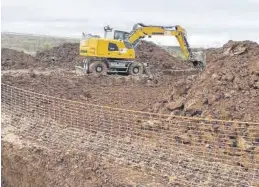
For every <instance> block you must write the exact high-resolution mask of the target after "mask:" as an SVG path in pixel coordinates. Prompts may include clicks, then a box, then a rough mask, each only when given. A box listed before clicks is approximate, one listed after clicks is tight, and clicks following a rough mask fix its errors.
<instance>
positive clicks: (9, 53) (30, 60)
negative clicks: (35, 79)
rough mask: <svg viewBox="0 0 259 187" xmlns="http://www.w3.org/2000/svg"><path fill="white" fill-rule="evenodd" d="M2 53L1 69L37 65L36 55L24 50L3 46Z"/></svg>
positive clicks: (24, 67)
mask: <svg viewBox="0 0 259 187" xmlns="http://www.w3.org/2000/svg"><path fill="white" fill-rule="evenodd" d="M1 54H2V58H1V70H8V69H26V68H29V67H32V68H34V67H36V66H37V63H36V59H35V57H33V56H31V55H29V54H26V53H24V52H22V51H16V50H13V49H7V48H2V49H1Z"/></svg>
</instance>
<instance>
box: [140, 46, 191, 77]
mask: <svg viewBox="0 0 259 187" xmlns="http://www.w3.org/2000/svg"><path fill="white" fill-rule="evenodd" d="M136 60H137V61H138V62H144V63H149V64H150V69H151V70H152V71H153V72H159V71H161V70H164V69H186V68H188V67H189V65H188V64H187V63H186V62H184V61H182V60H180V59H178V58H175V57H173V56H172V55H170V54H169V53H168V52H167V51H166V50H164V49H163V48H161V47H159V46H158V45H156V44H153V43H151V42H147V41H141V43H140V44H139V45H138V46H137V48H136Z"/></svg>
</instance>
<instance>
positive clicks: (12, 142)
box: [2, 41, 259, 186]
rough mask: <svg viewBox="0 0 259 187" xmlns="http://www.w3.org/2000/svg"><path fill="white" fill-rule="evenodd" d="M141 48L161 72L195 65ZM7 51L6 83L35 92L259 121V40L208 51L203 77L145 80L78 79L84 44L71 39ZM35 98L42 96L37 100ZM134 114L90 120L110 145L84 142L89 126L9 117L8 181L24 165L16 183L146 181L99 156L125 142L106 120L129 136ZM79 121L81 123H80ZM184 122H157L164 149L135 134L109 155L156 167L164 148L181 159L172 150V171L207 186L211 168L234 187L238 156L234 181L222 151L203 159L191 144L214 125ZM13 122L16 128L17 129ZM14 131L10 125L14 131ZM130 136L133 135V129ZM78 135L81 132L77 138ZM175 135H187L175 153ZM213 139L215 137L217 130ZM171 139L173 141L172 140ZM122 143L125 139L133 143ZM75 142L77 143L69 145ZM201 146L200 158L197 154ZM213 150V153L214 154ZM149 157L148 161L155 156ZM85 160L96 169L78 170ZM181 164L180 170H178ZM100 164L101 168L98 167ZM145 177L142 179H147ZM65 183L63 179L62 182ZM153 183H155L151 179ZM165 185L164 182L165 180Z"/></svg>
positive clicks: (6, 141)
mask: <svg viewBox="0 0 259 187" xmlns="http://www.w3.org/2000/svg"><path fill="white" fill-rule="evenodd" d="M138 48H139V52H137V60H138V61H141V62H149V63H150V64H151V70H152V71H153V72H154V73H157V72H161V71H163V70H166V69H168V68H169V69H181V68H188V66H187V65H186V64H184V63H183V62H182V61H180V60H178V59H175V58H174V57H172V56H170V55H169V54H168V53H167V52H165V51H164V50H163V49H160V48H159V47H157V46H155V45H153V44H151V43H146V42H144V43H142V44H140V45H139V47H138ZM76 50H77V51H76ZM2 51H3V52H2V70H8V71H5V72H4V73H3V74H2V82H3V83H5V84H8V85H13V86H15V87H19V88H22V89H26V90H31V91H33V92H38V93H42V94H45V95H50V96H54V97H59V98H65V99H69V100H76V101H81V102H84V103H94V104H97V105H106V106H107V105H108V106H112V107H120V108H125V109H133V110H143V111H152V112H157V113H169V114H171V113H172V114H177V115H188V116H206V117H207V116H210V117H212V118H221V119H222V118H223V119H239V120H247V121H258V120H259V117H258V108H259V99H258V98H259V60H258V59H259V46H258V44H256V43H253V42H250V41H244V42H233V41H230V42H228V43H227V44H226V45H224V46H223V47H222V48H219V49H209V50H208V51H207V65H208V66H207V69H206V70H205V71H204V72H202V73H201V74H200V75H197V74H194V75H191V73H190V72H189V73H186V72H182V73H180V74H178V75H177V76H172V75H161V76H160V77H159V79H154V80H149V79H148V78H145V77H132V76H117V75H109V76H92V75H85V76H77V75H76V74H75V73H73V71H71V69H73V67H74V65H75V62H76V58H78V57H77V53H78V44H64V45H63V46H59V47H56V48H53V49H51V50H48V51H45V52H42V53H38V54H37V55H36V58H34V57H31V56H29V55H26V54H24V53H17V52H15V51H13V50H9V49H8V50H7V49H2ZM66 56H68V58H66ZM14 57H15V58H14ZM53 57H54V58H53ZM16 59H21V61H19V62H18V63H16ZM28 59H30V60H28ZM10 62H11V63H10ZM35 62H38V63H37V65H35ZM26 68H37V70H36V69H34V70H29V71H28V70H23V69H26ZM38 68H42V70H39V69H38ZM17 69H19V70H17ZM53 69H54V70H53ZM56 69H58V70H56ZM13 70H14V71H13ZM68 70H70V71H68ZM18 96H19V97H22V96H23V95H22V93H21V95H19V93H18ZM18 100H19V99H18ZM21 102H22V101H21ZM32 102H37V101H34V100H33V101H32ZM154 103H155V104H154ZM37 107H38V106H37ZM37 107H36V108H37ZM17 110H18V109H17ZM98 111H99V110H98ZM21 115H22V114H21ZM87 115H89V116H88V117H89V118H91V115H92V114H91V112H90V111H89V113H87ZM127 115H128V112H125V114H122V113H120V112H118V113H116V114H115V115H114V116H113V113H111V111H107V116H108V117H107V116H106V117H107V119H105V120H110V122H109V123H105V124H103V123H102V122H100V121H98V120H99V118H101V117H100V116H98V117H97V118H96V119H94V120H97V121H94V120H93V121H91V120H89V121H87V122H86V124H88V123H89V124H90V125H91V127H95V126H96V128H97V129H98V130H99V131H100V132H101V133H102V131H103V132H104V133H106V135H105V136H106V138H107V137H108V139H109V138H110V139H109V140H112V141H110V142H109V141H108V142H105V141H106V139H105V140H101V139H100V137H99V136H98V135H96V137H94V139H91V138H90V139H89V140H88V139H87V141H85V143H82V142H80V141H83V140H85V139H84V138H85V136H86V134H87V132H86V131H83V130H82V129H78V128H74V127H73V128H72V129H69V128H68V129H67V128H65V127H64V126H59V125H60V124H54V125H53V124H48V125H45V123H44V122H40V121H38V122H37V123H35V124H31V123H30V124H26V123H24V122H26V120H27V121H29V120H28V119H25V120H24V121H20V120H21V119H22V118H21V119H20V118H18V119H9V121H8V120H6V121H4V123H3V124H4V126H5V131H4V132H5V134H3V135H4V136H3V137H4V140H3V141H4V147H3V150H4V151H3V153H4V154H3V158H4V161H5V162H4V171H5V179H7V180H8V181H12V180H11V178H12V173H13V170H18V171H19V172H18V174H17V175H16V176H20V178H19V177H18V178H17V181H14V183H13V184H16V183H17V182H19V181H18V180H20V181H22V182H25V184H24V185H28V184H29V183H30V184H35V185H36V184H39V181H46V184H50V185H52V186H53V185H54V186H55V185H56V186H64V185H72V186H81V185H82V184H80V181H85V180H88V179H85V178H87V177H89V176H90V179H89V186H91V185H93V186H105V185H106V184H107V186H117V185H118V184H119V186H127V185H128V186H129V184H131V185H135V186H136V185H138V184H139V183H132V182H131V183H130V182H128V181H127V180H130V181H134V180H135V181H136V180H137V179H134V178H133V179H132V178H131V177H132V173H134V172H136V171H134V172H133V171H132V170H128V168H127V167H126V168H123V167H119V166H117V164H114V163H113V162H112V161H107V160H106V162H105V163H104V161H103V159H104V158H106V157H103V158H98V157H96V155H98V154H99V153H100V152H101V153H100V154H99V155H102V154H103V153H105V152H104V151H103V150H106V149H107V147H106V144H105V143H110V145H112V146H113V144H114V142H118V137H117V136H115V137H111V136H110V134H109V132H108V133H107V132H105V128H107V127H106V125H108V124H110V125H115V126H112V127H113V128H114V129H115V131H114V133H115V135H116V132H117V131H116V130H118V129H119V130H121V133H123V132H125V131H126V130H127V129H123V127H124V126H121V124H120V123H121V120H122V119H124V118H126V117H127ZM118 116H120V117H118ZM132 116H135V114H133V115H132ZM62 119H63V118H62ZM141 119H144V120H146V118H145V116H143V117H142V118H141ZM63 120H64V121H63V122H64V123H65V121H66V120H68V121H69V120H72V119H63ZM101 120H102V119H101ZM131 120H134V119H131ZM172 121H173V120H172ZM172 121H171V122H172ZM116 122H117V123H118V124H117V123H116ZM123 122H125V124H127V123H129V124H128V126H130V125H131V124H137V123H139V121H138V120H137V119H135V121H134V123H131V122H132V121H130V120H129V119H124V121H123ZM76 123H78V122H77V121H76ZM166 123H167V122H165V121H164V122H163V124H166ZM21 124H23V125H21ZM71 124H72V121H71ZM179 124H180V126H181V127H182V128H179V129H178V126H177V125H179ZM179 124H178V123H176V122H175V123H170V125H171V127H170V128H171V132H170V133H168V131H166V130H164V129H163V130H162V131H161V132H160V131H158V132H159V133H157V134H156V133H155V132H156V130H154V128H153V127H151V132H152V137H153V136H154V135H155V134H156V135H157V138H158V139H160V140H161V141H160V142H159V141H157V142H156V145H158V144H159V146H161V147H155V148H154V149H153V148H152V149H149V150H147V151H146V150H142V149H143V146H142V145H146V144H144V143H143V142H142V144H140V143H139V142H138V141H139V140H136V139H134V138H131V139H130V140H131V143H129V147H127V146H125V147H120V146H123V145H124V144H118V145H117V144H116V145H117V146H119V147H118V148H117V149H115V150H113V149H111V150H109V153H111V152H112V151H114V152H112V154H115V155H116V156H119V157H121V158H122V159H124V161H125V160H127V159H129V160H130V159H133V161H134V162H135V161H136V160H138V162H139V163H143V162H145V161H146V162H145V164H147V165H148V163H150V162H152V161H154V160H155V159H157V157H156V156H157V152H156V151H157V150H159V151H160V150H161V151H162V152H159V153H161V154H162V155H163V153H165V154H173V157H172V155H167V157H164V156H165V155H164V156H162V157H161V158H159V159H162V160H163V159H169V160H170V159H171V160H170V161H172V164H170V167H171V166H172V168H174V169H175V171H176V172H178V174H179V173H181V175H180V176H184V177H186V178H184V181H188V179H190V178H192V179H193V178H195V177H196V178H197V179H196V180H199V179H200V181H198V182H199V183H200V184H201V185H203V182H204V183H205V182H206V181H203V179H206V178H209V176H207V175H206V174H209V175H210V174H211V173H208V171H210V172H212V173H213V175H212V176H214V177H212V179H210V180H211V183H210V184H213V185H215V186H216V184H217V181H216V180H215V179H217V180H218V177H217V176H219V178H220V180H221V182H222V181H225V182H226V183H225V182H224V183H223V182H222V183H221V184H225V185H226V186H227V185H230V183H231V182H233V181H230V179H233V180H239V179H237V178H235V177H236V176H237V175H238V173H235V171H237V170H239V169H240V168H239V166H237V165H235V164H236V163H234V162H235V159H232V157H231V156H230V155H227V156H226V155H224V154H223V155H224V156H223V157H224V158H226V157H227V159H224V161H225V162H227V164H228V166H229V165H231V166H233V167H231V168H230V169H229V170H230V172H228V173H227V174H228V175H229V176H228V177H229V178H227V179H228V180H229V181H227V180H225V178H224V176H223V174H222V173H224V172H227V170H225V168H223V166H221V164H222V163H220V162H217V164H216V165H214V166H213V167H215V168H218V169H219V171H216V170H215V171H214V170H213V167H211V166H210V163H212V162H211V161H213V163H214V161H215V155H213V153H212V154H211V155H210V154H208V157H206V158H204V157H203V158H202V159H198V158H199V157H200V156H201V155H198V152H199V151H197V150H192V149H193V147H194V145H192V146H191V144H193V143H195V141H196V143H197V141H198V139H199V137H205V135H206V133H207V132H210V130H211V128H209V130H208V129H202V128H200V129H199V126H195V124H193V123H192V122H191V123H187V122H186V123H185V122H184V121H182V122H180V123H179ZM102 125H103V126H102ZM116 125H119V126H118V127H122V129H121V128H117V126H116ZM152 125H154V123H151V126H152ZM160 125H161V124H160ZM196 125H201V127H202V125H204V124H203V123H200V124H196ZM13 126H14V127H15V128H14V129H11V128H12V127H13ZM146 126H150V124H149V123H147V125H146ZM190 126H191V127H190ZM36 127H40V128H36ZM100 127H101V128H100ZM136 127H139V126H136ZM206 127H207V126H206ZM8 128H10V129H9V130H8ZM26 128H27V129H26ZM148 128H149V127H144V130H143V129H142V130H140V129H135V130H136V132H134V133H136V134H138V135H143V137H145V138H144V139H145V140H146V139H147V137H146V136H148V135H149V133H147V129H148ZM244 129H245V130H244V131H242V132H240V133H241V134H240V135H242V137H244V134H246V133H247V132H248V131H249V130H248V127H244ZM123 130H125V131H123ZM47 131H48V132H47ZM79 131H81V132H79ZM256 131H257V129H256ZM32 132H33V133H32ZM42 132H47V134H49V135H51V134H52V133H53V137H52V138H53V139H51V138H48V137H47V138H46V137H45V135H43V134H41V133H42ZM26 133H27V134H26ZM62 133H65V134H66V136H63V134H62ZM73 133H74V134H73ZM80 133H81V134H80ZM130 133H132V132H131V131H130ZM141 133H142V134H141ZM222 133H224V135H225V136H226V137H227V139H228V140H229V138H230V134H231V132H228V131H222ZM242 133H243V134H242ZM10 134H11V135H10ZM72 134H73V135H74V136H72ZM78 134H80V136H81V137H82V139H80V138H78V136H77V135H78ZM97 134H98V133H97ZM201 134H202V135H201ZM219 134H220V133H215V134H213V135H212V136H213V138H212V139H213V140H215V139H217V138H218V139H220V140H221V139H222V140H223V139H224V140H225V137H223V138H222V137H221V136H219ZM12 135H13V136H14V137H15V138H14V137H13V136H12ZM16 136H18V137H16ZM171 136H173V137H174V138H175V137H177V138H178V139H180V140H181V144H177V147H173V148H174V149H175V150H174V151H172V152H170V153H169V152H168V151H170V150H169V149H168V147H166V148H165V147H163V146H165V145H168V144H166V143H168V142H163V141H167V139H166V137H170V138H171ZM184 136H186V137H184ZM206 136H207V135H206ZM208 136H209V138H210V135H208ZM254 136H257V135H253V137H254ZM38 137H40V138H38ZM57 137H58V138H57ZM89 137H90V135H89ZM190 137H193V138H194V139H190ZM17 138H18V139H19V141H17ZM113 138H114V139H113ZM170 138H169V140H170V141H171V139H170ZM209 138H207V139H206V138H205V139H204V140H205V141H208V139H209ZM61 139H62V140H61ZM255 139H256V137H255ZM99 141H103V142H99ZM120 141H122V142H123V141H125V140H120ZM141 141H142V139H141ZM170 141H169V142H170ZM210 141H211V140H210ZM244 141H247V140H244ZM255 141H256V143H258V141H257V139H256V140H255ZM19 142H21V143H19ZM71 142H73V144H70V143H71ZM94 143H97V144H98V143H100V144H98V147H95V146H94ZM209 143H210V144H211V145H210V146H212V147H213V146H217V144H216V143H217V142H214V141H211V142H209ZM184 144H186V145H184ZM189 144H190V145H189ZM68 145H69V146H71V147H66V146H68ZM79 145H80V146H83V147H80V148H82V149H81V150H82V151H78V150H77V151H75V152H73V150H71V151H70V152H69V153H67V155H64V153H66V152H67V150H70V148H76V149H78V146H79ZM140 145H141V146H140ZM179 145H180V146H179ZM51 146H53V147H51ZM62 146H65V147H63V149H62V150H61V149H60V148H61V147H62ZM84 146H85V147H84ZM87 146H92V147H91V150H93V149H95V151H96V153H97V154H95V155H94V157H96V158H94V159H93V158H92V157H90V158H89V157H88V154H86V153H88V152H89V154H92V152H91V151H90V150H88V149H87ZM99 146H102V147H99ZM146 146H147V145H146ZM150 146H151V145H150ZM174 146H175V145H174ZM195 146H197V147H198V148H197V149H198V150H201V149H203V148H204V145H201V143H199V144H197V145H195ZM253 146H254V147H255V146H257V144H255V145H253ZM144 147H145V146H144ZM151 147H152V146H151ZM257 147H258V146H257ZM88 148H89V147H88ZM112 148H113V147H112ZM162 148H163V149H162ZM171 148H172V147H171ZM59 149H60V151H59V152H58V151H57V150H59ZM235 149H236V148H235ZM123 150H126V151H125V152H119V151H123ZM213 150H214V151H216V152H217V151H218V149H217V147H214V149H213ZM148 151H150V152H148ZM152 151H153V152H152ZM163 151H164V152H163ZM177 151H179V152H177ZM196 151H197V155H195V154H193V155H191V154H192V153H195V152H196ZM90 152H91V153H90ZM151 152H152V154H151ZM117 153H119V154H117ZM135 153H136V154H135ZM140 153H141V154H140ZM187 153H188V154H189V153H191V154H190V155H191V161H189V162H188V159H189V158H187V157H186V155H187ZM112 154H111V155H112ZM177 154H178V155H181V158H179V157H178V155H177ZM77 155H79V157H80V158H79V159H74V158H75V157H76V156H77ZM147 155H148V156H150V155H152V157H148V156H147ZM183 155H184V156H183ZM209 155H210V156H212V157H209ZM102 156H103V155H102ZM104 156H107V155H104ZM153 156H154V157H153ZM182 156H183V157H182ZM203 156H204V155H203ZM225 156H226V157H225ZM147 157H148V159H147ZM182 158H184V159H183V160H181V159H182ZM233 158H235V157H233ZM92 159H93V160H92ZM95 159H96V160H95ZM134 159H135V160H134ZM145 159H147V160H148V161H147V160H145ZM159 159H158V160H159ZM210 159H212V160H210ZM213 159H214V160H213ZM39 160H40V161H39ZM143 160H144V161H143ZM201 160H202V162H204V163H205V161H206V164H204V163H203V165H200V161H201ZM92 162H96V163H99V164H98V165H97V169H96V166H93V165H91V163H92ZM177 162H186V164H184V163H181V164H180V165H179V163H177ZM232 162H233V163H232ZM17 163H18V164H17ZM47 163H49V164H50V165H48V167H50V168H52V169H53V170H50V171H52V172H54V173H57V175H59V174H60V173H62V172H60V170H61V169H63V170H64V167H66V168H68V169H67V170H66V171H65V172H64V176H58V177H59V178H58V179H57V178H56V177H57V175H51V174H48V175H46V172H45V170H44V169H46V168H44V167H43V166H45V165H46V164H47ZM78 163H81V164H82V165H83V166H84V168H90V169H89V170H87V171H89V172H88V173H84V172H83V171H82V170H81V169H80V167H79V168H77V169H73V167H77V166H79V165H80V164H78ZM108 163H111V164H108ZM214 164H215V163H214ZM224 164H226V163H224ZM112 165H113V166H112ZM176 166H177V167H180V168H177V167H176ZM92 167H93V168H95V169H94V170H93V169H91V168H92ZM170 167H169V166H168V167H167V166H164V168H158V169H160V170H161V169H168V168H169V169H168V171H171V170H170V169H172V168H170ZM196 167H198V172H197V170H196V169H197V168H196ZM203 167H204V168H203ZM224 167H225V166H224ZM42 168H43V169H42ZM98 168H99V169H98ZM47 169H49V168H47ZM250 169H251V168H250ZM25 170H26V172H29V173H30V175H31V176H33V177H31V178H30V179H29V180H27V178H26V176H24V174H23V173H26V172H24V171H25ZM35 171H36V172H35ZM59 172H60V173H59ZM70 172H71V173H72V175H71V173H70ZM73 172H74V173H73ZM188 172H190V174H187V175H186V173H188ZM193 172H194V173H195V172H196V173H198V174H199V175H196V176H192V175H194V174H192V173H193ZM36 173H37V175H36ZM100 173H101V175H100ZM129 173H130V174H129ZM257 173H258V172H257ZM142 174H143V172H136V173H134V176H135V175H138V176H141V178H142V179H143V178H145V177H144V176H142ZM149 177H150V176H149ZM149 177H148V179H147V181H148V182H147V183H146V184H148V183H150V181H151V180H150V178H149ZM189 177H190V178H189ZM64 178H67V180H66V181H64ZM241 178H242V177H241ZM244 178H246V179H247V180H250V178H249V176H244ZM59 179H60V180H59ZM74 179H76V180H74ZM83 179H84V180H83ZM110 179H111V180H110ZM14 180H16V179H14ZM138 180H140V181H141V179H138ZM57 181H58V183H55V182H57ZM154 181H155V180H154ZM158 181H159V180H158ZM158 181H156V182H158ZM26 182H28V183H26ZM86 182H88V181H86ZM141 182H143V181H141ZM54 183H55V184H54ZM143 183H144V182H143ZM104 184H105V185H104ZM146 184H143V186H145V185H146ZM11 185H12V184H11ZM43 185H44V184H43ZM141 185H142V184H141ZM204 185H206V184H204ZM147 186H155V185H152V184H149V185H147ZM157 186H163V185H162V184H157ZM165 186H166V185H165Z"/></svg>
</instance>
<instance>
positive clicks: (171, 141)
mask: <svg viewBox="0 0 259 187" xmlns="http://www.w3.org/2000/svg"><path fill="white" fill-rule="evenodd" d="M1 91H2V94H1V100H2V108H1V109H2V115H4V116H7V117H9V119H14V118H15V119H19V120H20V123H12V124H11V125H12V127H13V128H14V129H15V132H16V133H18V134H20V135H21V136H24V137H25V138H27V139H31V140H33V141H35V142H38V143H40V144H44V146H48V147H50V148H64V149H69V150H71V149H87V150H91V151H95V152H96V153H98V154H99V155H103V156H104V157H105V158H108V159H111V160H113V161H114V162H116V163H118V164H122V165H126V166H128V167H133V168H136V169H138V170H141V171H144V172H147V173H150V174H151V175H154V176H160V177H162V178H163V179H164V182H165V183H166V184H172V185H177V184H178V185H180V186H258V185H259V123H252V122H251V123H250V122H240V121H224V120H215V119H203V118H193V117H184V116H172V115H163V114H156V113H148V112H140V111H133V110H126V109H118V108H112V107H108V106H99V105H95V104H90V103H81V102H74V101H70V100H64V99H59V98H55V97H51V96H47V95H42V94H38V93H34V92H31V91H26V90H23V89H19V88H16V87H12V86H9V85H5V84H1ZM21 122H23V123H25V124H26V126H23V128H21V126H20V125H19V124H21ZM3 128H6V127H3ZM71 142H73V143H71Z"/></svg>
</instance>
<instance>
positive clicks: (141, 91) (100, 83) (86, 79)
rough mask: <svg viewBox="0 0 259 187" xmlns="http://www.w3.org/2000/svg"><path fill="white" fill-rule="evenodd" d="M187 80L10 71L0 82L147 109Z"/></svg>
mask: <svg viewBox="0 0 259 187" xmlns="http://www.w3.org/2000/svg"><path fill="white" fill-rule="evenodd" d="M16 72H17V71H16ZM186 77H187V76H179V75H178V76H163V77H160V80H149V79H148V78H139V77H132V76H119V75H108V76H99V77H96V76H91V75H86V76H77V75H76V74H74V73H73V72H67V71H60V72H55V71H31V72H26V71H20V72H19V73H17V74H14V72H11V71H9V72H8V73H4V74H3V75H2V82H3V83H5V84H8V85H13V86H16V87H19V88H22V89H27V90H31V91H34V92H37V93H42V94H46V95H51V96H54V97H59V98H64V99H70V100H75V101H83V102H90V103H94V104H100V105H101V104H102V105H108V106H112V107H122V108H127V109H135V110H148V109H149V108H150V106H151V105H152V104H153V103H155V102H156V101H159V100H160V99H161V98H164V97H165V96H167V95H168V94H169V93H170V92H171V90H170V89H171V87H172V85H173V84H176V83H178V82H179V81H180V80H181V79H186ZM161 104H162V105H163V103H161Z"/></svg>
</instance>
